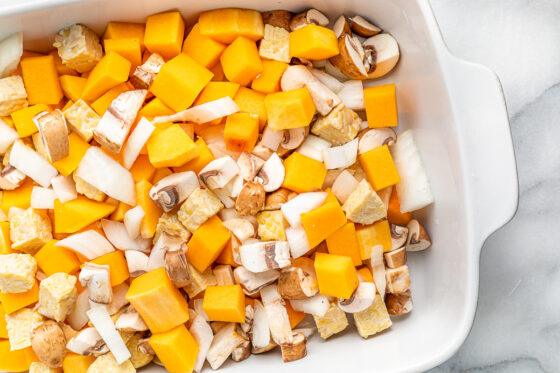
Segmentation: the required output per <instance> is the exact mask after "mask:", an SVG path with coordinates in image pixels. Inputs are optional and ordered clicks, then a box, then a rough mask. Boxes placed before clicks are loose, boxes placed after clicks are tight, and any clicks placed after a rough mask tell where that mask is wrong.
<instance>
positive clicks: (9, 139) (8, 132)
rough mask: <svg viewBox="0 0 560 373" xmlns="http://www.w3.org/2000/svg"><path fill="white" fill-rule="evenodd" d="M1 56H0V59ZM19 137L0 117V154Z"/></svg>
mask: <svg viewBox="0 0 560 373" xmlns="http://www.w3.org/2000/svg"><path fill="white" fill-rule="evenodd" d="M0 56H1V55H0ZM1 58H2V57H0V59H1ZM18 138H19V135H18V133H17V131H16V130H15V129H13V128H12V127H10V126H8V125H7V124H6V122H4V121H3V120H2V119H0V154H4V153H6V151H7V150H8V148H9V147H10V146H11V145H12V144H13V143H14V141H16V140H17V139H18Z"/></svg>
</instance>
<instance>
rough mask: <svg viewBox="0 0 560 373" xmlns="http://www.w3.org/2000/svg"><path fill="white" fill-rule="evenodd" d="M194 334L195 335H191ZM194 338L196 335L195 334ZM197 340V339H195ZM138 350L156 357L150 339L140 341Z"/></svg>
mask: <svg viewBox="0 0 560 373" xmlns="http://www.w3.org/2000/svg"><path fill="white" fill-rule="evenodd" d="M191 334H193V333H191ZM193 337H194V334H193ZM195 338H196V337H195ZM138 350H139V351H140V352H142V353H143V354H146V355H155V354H156V353H155V351H154V349H153V348H152V346H150V338H142V339H140V340H139V341H138Z"/></svg>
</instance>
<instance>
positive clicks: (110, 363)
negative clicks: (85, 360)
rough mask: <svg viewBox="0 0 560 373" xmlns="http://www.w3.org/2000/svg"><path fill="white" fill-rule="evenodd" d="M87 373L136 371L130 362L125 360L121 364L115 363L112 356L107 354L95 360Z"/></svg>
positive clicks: (132, 372)
mask: <svg viewBox="0 0 560 373" xmlns="http://www.w3.org/2000/svg"><path fill="white" fill-rule="evenodd" d="M87 373H136V369H134V366H133V365H132V363H131V362H130V360H125V362H124V363H122V364H119V363H117V360H116V359H115V357H114V356H113V354H112V353H110V352H109V353H106V354H105V355H101V356H99V357H98V358H97V359H95V361H94V362H93V363H92V364H91V365H90V366H89V368H88V370H87Z"/></svg>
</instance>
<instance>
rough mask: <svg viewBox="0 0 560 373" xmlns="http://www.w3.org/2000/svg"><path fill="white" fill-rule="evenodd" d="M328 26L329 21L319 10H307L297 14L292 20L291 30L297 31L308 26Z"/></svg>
mask: <svg viewBox="0 0 560 373" xmlns="http://www.w3.org/2000/svg"><path fill="white" fill-rule="evenodd" d="M310 24H311V25H319V26H323V27H325V26H327V25H328V24H329V19H328V18H327V16H325V15H324V14H323V13H321V12H320V11H318V10H317V9H307V10H306V11H305V12H302V13H299V14H296V15H295V16H293V17H292V19H291V20H290V30H291V31H295V30H297V29H299V28H302V27H303V26H306V25H310Z"/></svg>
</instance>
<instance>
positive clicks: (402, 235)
mask: <svg viewBox="0 0 560 373" xmlns="http://www.w3.org/2000/svg"><path fill="white" fill-rule="evenodd" d="M389 226H390V231H391V250H396V249H400V248H401V247H403V246H404V245H405V244H406V241H407V238H408V228H406V227H401V226H399V225H395V224H390V225H389Z"/></svg>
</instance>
